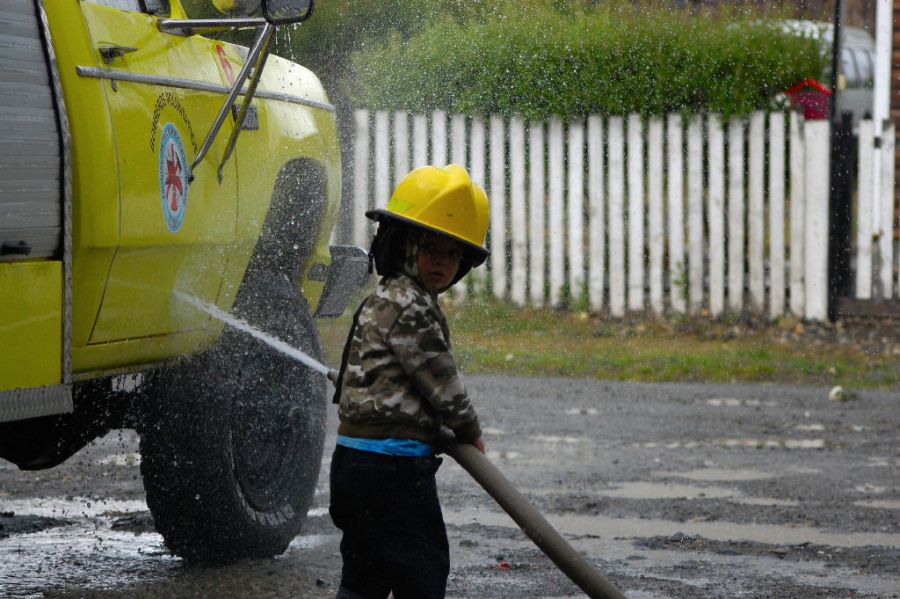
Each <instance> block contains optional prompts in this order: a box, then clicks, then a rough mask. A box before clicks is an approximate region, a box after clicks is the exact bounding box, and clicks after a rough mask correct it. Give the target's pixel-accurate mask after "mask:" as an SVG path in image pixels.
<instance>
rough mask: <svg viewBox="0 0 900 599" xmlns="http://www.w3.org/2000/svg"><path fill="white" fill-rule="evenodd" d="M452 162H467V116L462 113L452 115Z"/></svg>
mask: <svg viewBox="0 0 900 599" xmlns="http://www.w3.org/2000/svg"><path fill="white" fill-rule="evenodd" d="M450 162H451V163H453V164H461V165H463V164H465V163H466V117H465V116H464V115H461V114H454V115H453V116H452V117H450Z"/></svg>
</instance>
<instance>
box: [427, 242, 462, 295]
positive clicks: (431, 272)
mask: <svg viewBox="0 0 900 599" xmlns="http://www.w3.org/2000/svg"><path fill="white" fill-rule="evenodd" d="M462 255H463V248H462V245H461V244H460V243H459V242H457V241H454V240H452V239H450V238H449V237H446V236H444V235H438V234H437V233H431V232H430V231H425V232H424V233H422V236H421V237H420V238H419V277H420V278H421V279H422V282H423V283H424V284H425V288H426V289H427V290H428V291H431V292H432V293H437V292H439V291H441V290H442V289H445V288H447V287H448V286H449V285H450V283H451V281H453V278H454V277H456V273H457V271H458V270H459V261H460V260H461V259H462Z"/></svg>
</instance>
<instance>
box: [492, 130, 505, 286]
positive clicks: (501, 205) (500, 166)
mask: <svg viewBox="0 0 900 599" xmlns="http://www.w3.org/2000/svg"><path fill="white" fill-rule="evenodd" d="M490 127H491V131H490V146H491V147H490V152H491V196H490V197H491V206H492V208H493V210H492V211H491V280H492V281H493V283H492V285H491V291H492V292H493V294H494V297H496V298H497V299H504V298H505V297H506V138H505V132H504V128H505V127H504V123H503V117H501V116H498V115H493V116H491V124H490Z"/></svg>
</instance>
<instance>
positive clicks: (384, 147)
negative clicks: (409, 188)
mask: <svg viewBox="0 0 900 599" xmlns="http://www.w3.org/2000/svg"><path fill="white" fill-rule="evenodd" d="M390 135H391V131H390V119H389V115H388V113H387V111H385V110H379V111H377V112H376V113H375V147H374V148H372V149H373V151H374V153H375V207H376V208H385V207H386V206H387V203H388V198H390V197H391V164H390V152H389V151H388V148H390V147H391V145H390V144H391V142H390V139H391V138H390Z"/></svg>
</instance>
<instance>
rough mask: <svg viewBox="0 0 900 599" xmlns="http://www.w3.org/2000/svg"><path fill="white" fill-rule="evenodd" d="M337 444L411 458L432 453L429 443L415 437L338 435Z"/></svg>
mask: <svg viewBox="0 0 900 599" xmlns="http://www.w3.org/2000/svg"><path fill="white" fill-rule="evenodd" d="M337 444H338V445H341V446H343V447H349V448H350V449H358V450H360V451H370V452H372V453H380V454H383V455H394V456H404V457H411V458H424V457H426V456H430V455H432V454H434V448H433V447H432V446H431V445H429V444H428V443H425V442H423V441H417V440H416V439H364V438H361V437H347V436H344V435H338V438H337Z"/></svg>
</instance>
